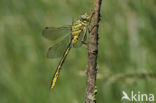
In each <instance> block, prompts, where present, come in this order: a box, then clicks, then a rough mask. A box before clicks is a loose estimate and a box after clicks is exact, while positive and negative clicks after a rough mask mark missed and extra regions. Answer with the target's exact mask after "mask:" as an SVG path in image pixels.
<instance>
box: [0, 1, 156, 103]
mask: <svg viewBox="0 0 156 103" xmlns="http://www.w3.org/2000/svg"><path fill="white" fill-rule="evenodd" d="M93 4H94V1H93V0H0V103H83V102H84V99H85V86H86V74H85V73H84V72H83V71H84V69H86V68H87V49H86V48H85V47H82V48H76V49H75V48H73V49H72V50H71V52H70V53H69V56H68V57H67V59H66V61H65V63H64V65H63V68H62V71H61V75H60V77H59V80H58V81H57V84H56V87H55V89H54V90H52V91H49V86H50V82H51V77H52V75H53V73H54V72H55V69H56V67H57V63H58V62H57V61H58V60H51V59H47V58H46V51H47V49H48V47H49V46H51V45H52V44H51V42H50V41H47V40H45V39H44V38H43V37H42V35H41V33H42V30H43V28H44V27H45V26H55V27H58V26H61V25H69V24H71V22H72V18H73V17H74V18H78V17H79V15H80V14H82V13H84V12H89V13H91V12H92V10H93ZM101 14H102V15H101V16H102V18H101V23H100V29H99V54H98V68H99V69H98V78H97V87H98V94H97V103H121V97H122V91H123V90H124V91H126V92H127V93H129V92H130V91H132V90H133V91H135V92H138V91H140V92H141V93H147V94H148V93H153V94H156V88H155V86H156V80H155V77H151V76H148V75H147V76H145V77H137V76H136V77H134V78H130V77H128V78H127V77H126V76H125V77H123V78H124V80H123V78H122V80H120V78H119V79H113V78H115V77H116V75H118V74H120V75H124V74H125V73H131V74H133V73H142V72H143V73H148V72H150V73H156V62H155V61H156V46H155V45H156V40H155V39H156V1H155V0H103V3H102V9H101ZM109 77H111V78H112V79H107V80H109V81H106V78H109ZM111 80H115V81H113V82H111ZM155 96H156V95H155ZM126 103H127V102H126Z"/></svg>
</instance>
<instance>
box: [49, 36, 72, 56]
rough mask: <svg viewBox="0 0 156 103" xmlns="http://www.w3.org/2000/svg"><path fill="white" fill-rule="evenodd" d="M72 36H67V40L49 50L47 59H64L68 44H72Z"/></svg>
mask: <svg viewBox="0 0 156 103" xmlns="http://www.w3.org/2000/svg"><path fill="white" fill-rule="evenodd" d="M70 40H71V35H67V36H66V37H65V38H63V39H62V40H60V41H59V42H57V43H56V44H54V45H53V46H52V47H50V48H49V49H48V52H47V57H48V58H58V57H62V56H63V53H64V52H65V50H66V48H67V46H68V44H69V43H70Z"/></svg>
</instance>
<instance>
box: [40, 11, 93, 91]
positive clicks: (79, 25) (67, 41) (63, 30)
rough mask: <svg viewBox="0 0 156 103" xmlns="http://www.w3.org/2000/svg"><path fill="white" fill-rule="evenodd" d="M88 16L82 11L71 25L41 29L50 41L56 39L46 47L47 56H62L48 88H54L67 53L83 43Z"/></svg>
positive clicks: (88, 20)
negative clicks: (51, 44)
mask: <svg viewBox="0 0 156 103" xmlns="http://www.w3.org/2000/svg"><path fill="white" fill-rule="evenodd" d="M89 22H90V16H89V15H88V14H87V13H84V14H82V15H81V16H80V18H79V19H77V20H75V21H73V22H72V25H67V26H62V27H58V28H56V27H45V28H44V30H43V33H42V35H43V37H45V38H46V39H48V40H51V41H58V42H56V43H55V44H54V45H53V46H51V47H50V48H49V49H48V52H47V57H48V58H59V57H62V58H61V60H60V62H59V64H58V66H57V69H56V71H55V73H54V75H53V78H52V80H51V85H50V88H52V89H53V88H54V87H55V84H56V81H57V79H58V77H59V74H60V70H61V68H62V65H63V63H64V61H65V59H66V57H67V55H68V54H69V51H70V49H71V48H72V47H75V48H76V47H80V46H81V45H83V44H85V40H86V34H87V30H88V29H87V28H88V26H89Z"/></svg>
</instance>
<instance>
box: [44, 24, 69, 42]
mask: <svg viewBox="0 0 156 103" xmlns="http://www.w3.org/2000/svg"><path fill="white" fill-rule="evenodd" d="M70 33H71V26H70V25H69V26H62V27H59V28H55V27H45V29H44V30H43V31H42V35H43V36H44V37H45V38H46V39H48V40H52V41H55V40H58V39H60V38H62V37H64V36H65V35H68V34H70Z"/></svg>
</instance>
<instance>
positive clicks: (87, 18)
mask: <svg viewBox="0 0 156 103" xmlns="http://www.w3.org/2000/svg"><path fill="white" fill-rule="evenodd" d="M89 19H90V16H89V15H88V14H87V13H85V14H82V15H81V20H85V21H89Z"/></svg>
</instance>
